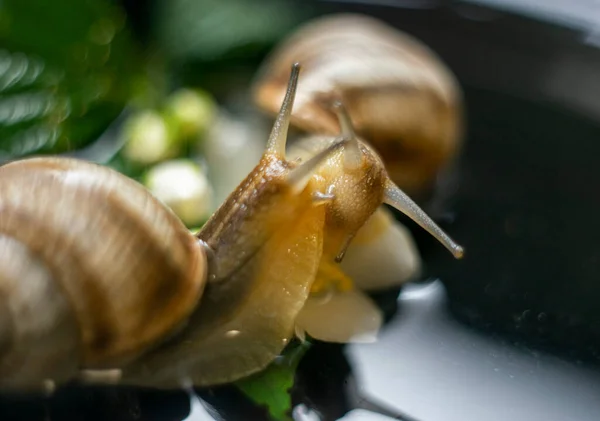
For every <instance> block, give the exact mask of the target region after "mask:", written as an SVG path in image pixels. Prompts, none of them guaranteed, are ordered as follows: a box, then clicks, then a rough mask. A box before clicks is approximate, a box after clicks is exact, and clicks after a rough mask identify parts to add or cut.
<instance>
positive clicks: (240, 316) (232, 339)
mask: <svg viewBox="0 0 600 421" xmlns="http://www.w3.org/2000/svg"><path fill="white" fill-rule="evenodd" d="M299 71H300V66H299V65H298V64H294V65H293V66H292V72H291V77H290V79H289V83H288V88H287V91H286V95H285V98H284V100H283V104H282V106H281V109H280V112H279V114H278V116H277V119H276V121H275V123H274V126H273V129H272V132H271V134H270V137H269V140H268V142H267V148H266V151H265V153H264V155H263V157H262V158H261V160H260V162H259V163H258V165H257V166H256V167H255V168H254V170H253V171H252V172H250V174H249V175H248V176H247V177H246V179H245V180H244V181H242V183H241V184H240V185H239V186H238V187H237V189H236V190H235V191H234V192H233V193H232V194H231V195H230V196H229V197H228V199H227V200H226V201H225V202H224V203H223V204H222V205H221V207H220V208H219V209H218V210H217V211H216V212H215V213H214V214H213V216H212V217H211V218H210V219H209V220H208V222H207V223H206V224H205V225H204V226H203V227H202V229H201V230H200V231H199V232H198V233H197V234H196V237H195V247H196V248H195V249H194V253H196V254H201V253H205V257H201V256H200V257H195V259H199V260H197V261H198V262H200V263H198V264H200V265H207V267H208V269H206V266H204V267H203V268H196V269H195V270H194V273H195V275H194V276H195V277H196V278H194V279H196V281H195V283H194V286H193V287H192V289H193V291H194V294H195V295H194V299H190V300H187V301H188V302H186V303H185V304H183V303H182V306H185V307H186V308H185V309H184V310H181V309H180V310H181V311H180V314H181V316H180V320H176V321H175V322H171V323H170V324H168V325H169V326H171V328H170V329H169V330H168V331H167V332H165V331H164V329H163V331H161V333H160V334H155V336H154V337H152V338H151V337H145V338H144V342H143V343H141V344H140V347H139V350H138V352H137V353H136V352H135V351H136V350H135V349H134V348H133V347H132V345H131V341H130V342H129V346H128V348H127V349H126V351H127V352H125V353H121V354H122V355H121V354H119V353H118V352H113V353H111V352H108V351H110V350H108V351H107V352H106V355H107V356H108V357H110V358H108V357H107V358H105V359H103V358H101V357H102V355H104V354H101V355H96V356H95V358H92V359H90V358H84V357H82V355H77V352H79V351H77V349H75V351H72V353H73V355H71V354H69V355H70V357H69V358H70V361H72V362H73V363H72V364H71V365H67V366H65V367H59V368H57V366H53V365H51V364H50V363H48V362H47V361H46V360H45V359H44V357H40V356H39V355H38V354H39V353H38V354H35V356H38V357H40V360H39V361H40V362H39V363H38V364H36V368H35V371H32V372H28V375H29V377H28V378H27V380H28V382H27V383H26V384H20V383H19V379H18V378H12V379H13V380H14V382H13V383H11V382H10V381H8V383H6V382H2V381H0V386H2V387H3V388H6V387H8V388H10V387H11V386H15V385H16V386H20V387H25V388H27V387H29V388H31V387H32V386H35V385H43V384H46V383H47V382H48V381H50V382H56V384H60V383H64V382H66V381H68V380H70V379H72V378H76V379H79V380H83V381H86V382H92V383H104V382H114V381H118V382H120V383H121V384H124V385H131V386H145V387H151V388H159V389H171V388H179V387H182V386H186V385H190V384H192V385H195V386H197V387H203V386H213V385H218V384H223V383H228V382H232V381H235V380H238V379H240V378H242V377H245V376H248V375H250V374H253V373H255V372H258V371H260V370H262V369H264V368H265V367H266V366H267V365H268V364H269V363H271V362H272V361H273V360H274V359H275V358H276V357H277V356H278V355H279V354H280V353H281V351H282V350H283V348H284V347H285V346H286V344H287V343H288V342H289V340H290V338H291V337H292V336H293V334H294V326H295V319H296V317H297V315H298V313H299V312H300V310H301V309H302V307H303V305H304V302H305V301H306V299H307V298H308V295H309V293H310V288H311V285H312V283H313V282H314V281H315V278H316V276H317V273H318V270H319V267H320V265H321V264H323V262H327V263H331V262H332V261H333V262H336V261H337V262H339V261H340V260H341V259H342V258H343V255H344V251H345V249H346V248H347V247H348V245H349V243H350V242H351V239H352V238H353V236H354V235H355V234H356V232H357V231H358V230H359V229H360V227H361V226H362V225H363V224H364V223H365V222H366V221H367V220H368V219H369V217H370V216H371V215H372V214H373V213H374V212H375V211H376V210H377V208H378V207H379V206H381V205H382V204H383V203H386V204H388V205H391V206H393V207H394V208H396V209H398V210H400V211H402V212H404V213H406V214H407V215H408V216H409V217H411V218H412V219H413V220H415V221H416V222H417V223H418V224H419V225H421V226H422V227H423V228H424V229H425V230H427V231H428V232H430V233H431V234H432V235H433V236H434V237H435V238H437V239H438V240H439V241H440V242H441V243H442V244H444V246H446V248H448V249H449V250H450V251H451V252H452V254H453V255H454V256H455V257H457V258H459V257H461V256H462V254H463V250H462V248H461V247H460V246H458V245H457V244H455V243H454V242H453V241H452V240H451V239H450V238H449V237H448V236H447V235H446V234H445V233H444V232H443V231H442V230H441V229H440V228H439V227H438V226H437V225H436V224H435V223H434V222H433V221H432V220H431V219H430V218H429V217H428V216H427V215H426V214H425V213H424V212H423V211H422V210H421V209H420V208H419V207H418V206H417V205H416V204H415V203H414V202H413V201H412V200H411V199H409V198H408V196H406V194H404V193H403V192H402V191H401V190H400V189H399V188H398V187H396V186H395V185H394V183H393V182H392V181H391V180H390V179H389V177H388V176H387V173H386V171H385V168H384V166H383V164H382V162H381V159H380V158H379V157H378V155H377V154H376V153H375V152H374V151H373V150H372V148H371V147H370V146H368V145H367V144H366V143H364V142H362V141H360V140H359V139H357V137H356V136H355V134H354V132H353V129H352V126H351V124H350V120H349V118H348V116H347V115H346V112H345V111H344V108H343V106H342V105H341V104H337V105H335V107H334V108H335V109H336V112H337V115H338V118H339V119H340V126H341V127H342V133H341V135H340V136H339V137H338V138H328V140H327V141H324V142H323V145H322V147H321V148H320V150H319V151H317V152H316V153H315V154H314V155H313V156H312V157H310V158H308V159H296V160H288V159H286V139H287V132H288V126H289V122H290V113H291V109H292V105H293V102H294V97H295V92H296V86H297V82H298V75H299ZM39 159H40V158H38V160H39ZM41 159H42V160H43V158H41ZM26 161H27V160H25V161H24V162H26ZM73 161H74V160H65V161H63V163H62V164H60V159H57V158H50V159H49V160H48V161H47V166H48V167H52V166H59V164H60V165H63V164H64V165H67V164H66V163H65V162H68V163H69V165H75V163H73ZM8 165H9V166H10V165H13V164H8ZM79 165H81V166H83V167H85V166H86V165H87V166H90V165H92V164H89V163H87V164H83V163H79ZM32 171H35V168H32ZM107 173H110V174H112V175H110V177H112V178H115V177H117V176H116V175H115V173H116V172H114V173H111V172H110V171H108V172H107ZM122 178H123V179H125V177H124V176H123V177H122ZM100 181H101V180H96V181H94V182H100ZM112 181H113V182H114V181H115V180H112ZM123 184H124V185H125V186H126V187H127V188H128V189H130V190H131V188H132V187H131V180H128V181H127V182H125V181H123ZM138 188H139V187H138ZM138 193H139V192H138ZM83 198H85V197H83ZM83 198H82V199H83ZM47 203H49V206H52V202H51V201H48V202H47ZM144 206H157V207H159V209H158V211H157V212H158V213H163V214H164V213H165V212H167V211H166V210H164V209H163V208H164V207H163V208H160V206H161V204H160V203H158V201H152V203H144ZM94 211H95V212H96V214H95V215H92V216H90V215H83V216H80V215H78V216H77V218H84V219H83V222H85V221H86V219H85V218H90V220H92V219H93V218H96V217H98V215H97V213H98V212H101V211H98V210H94V208H93V206H92V207H91V208H90V207H88V208H86V212H94ZM170 215H173V214H172V213H171V214H170ZM0 219H1V218H0ZM79 222H81V221H79ZM175 224H176V225H177V227H178V228H177V229H178V236H175V240H174V241H182V242H184V243H186V244H188V243H189V242H190V241H191V238H194V237H193V236H192V235H191V234H189V238H183V237H184V236H183V234H182V227H183V224H182V223H181V221H177V222H175ZM81 235H84V234H81ZM103 240H104V241H106V242H107V243H110V241H112V239H111V237H107V238H103ZM75 241H76V239H75ZM115 242H116V241H115ZM106 246H107V245H106V244H104V247H106ZM110 246H112V247H115V248H116V249H115V250H116V253H117V254H118V253H119V252H120V251H121V249H120V248H119V247H126V245H123V244H121V245H119V244H112V243H110ZM128 246H129V245H128ZM38 247H39V249H40V250H42V249H43V248H44V247H45V251H44V252H47V253H48V254H51V253H52V251H49V250H48V249H49V248H51V247H53V243H52V241H46V242H38ZM123 250H124V249H123ZM165 252H166V251H165ZM206 257H207V258H208V259H206ZM165 259H166V260H167V261H169V258H168V257H165ZM207 260H208V263H207ZM71 261H72V260H71ZM171 262H172V260H171ZM107 263H108V264H110V263H111V262H107ZM138 266H139V265H138ZM137 274H138V273H137V272H135V271H134V272H132V273H130V274H129V275H131V277H130V278H127V279H124V280H123V283H124V284H127V282H134V281H135V279H134V278H135V275H137ZM197 274H203V276H204V279H203V280H199V279H197ZM92 281H93V278H92ZM163 281H164V282H169V280H164V279H163ZM202 283H204V284H205V285H202ZM199 285H200V286H199ZM143 288H144V286H143V285H142V290H143ZM129 292H131V291H129ZM142 298H143V297H142ZM142 298H140V300H141V301H142V302H141V303H140V304H139V305H140V306H141V307H143V308H144V311H143V312H141V311H140V314H144V315H148V314H151V313H152V308H148V306H149V305H153V302H151V301H149V302H145V298H144V299H142ZM0 304H1V303H0ZM0 307H1V306H0ZM0 309H2V308H0ZM113 310H114V312H115V313H117V314H116V316H117V317H116V320H119V318H118V316H119V314H118V310H119V309H118V308H114V309H113ZM81 311H83V312H85V309H82V310H81ZM127 316H130V314H128V315H127ZM136 317H137V316H136ZM163 317H166V316H165V314H164V312H162V313H161V312H158V313H156V318H158V319H159V320H153V319H145V320H142V321H143V322H145V323H146V325H148V326H153V325H154V324H156V323H159V322H161V320H160V319H161V318H163ZM162 325H163V327H164V325H165V324H162ZM136 326H137V325H136ZM80 329H81V328H80ZM53 332H55V333H56V332H59V333H61V334H63V336H64V334H65V332H62V331H60V329H58V328H56V329H54V330H52V327H49V328H47V330H46V331H44V333H45V334H46V335H47V336H51V335H52V334H53ZM1 333H2V332H0V334H1ZM71 333H73V332H71ZM111 333H112V332H111ZM134 333H135V332H134ZM73 334H74V335H76V334H75V333H73ZM122 334H123V333H122ZM125 334H128V335H131V332H125ZM149 338H150V339H153V341H150V339H149ZM0 339H2V338H0ZM75 339H76V338H73V339H69V341H68V342H69V346H71V345H72V344H71V342H73V341H75ZM128 339H131V340H132V341H135V336H133V337H131V338H128ZM149 341H150V343H149ZM83 342H85V341H83ZM0 343H1V341H0ZM142 345H143V346H142ZM81 348H82V349H83V350H86V349H87V348H86V343H84V344H83V345H81ZM0 351H1V349H0ZM76 351H77V352H76ZM80 351H81V350H80ZM40 352H43V350H42V351H40ZM54 352H56V350H54ZM81 353H83V354H85V352H83V351H81V352H80V354H81ZM3 358H4V355H3V354H2V353H1V352H0V373H4V372H8V373H9V374H14V373H12V372H11V371H10V370H11V367H9V366H7V365H6V364H4V365H3ZM48 361H50V362H52V361H53V360H52V359H51V358H49V359H48ZM21 362H23V361H21ZM25 363H27V361H25ZM72 365H75V366H76V367H73V366H72ZM73 371H75V372H73ZM9 377H10V376H9ZM7 378H8V377H7Z"/></svg>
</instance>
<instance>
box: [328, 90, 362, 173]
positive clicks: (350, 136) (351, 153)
mask: <svg viewBox="0 0 600 421" xmlns="http://www.w3.org/2000/svg"><path fill="white" fill-rule="evenodd" d="M333 109H334V111H335V113H336V114H337V117H338V121H339V124H340V128H341V130H342V137H343V138H344V139H347V140H348V144H347V145H346V148H345V149H344V167H345V168H346V169H348V170H354V169H357V168H359V167H360V164H361V162H362V154H361V152H360V145H359V143H358V139H357V137H356V133H355V131H354V127H353V125H352V120H350V116H349V115H348V111H347V110H346V107H344V105H343V104H342V102H341V101H335V102H334V103H333Z"/></svg>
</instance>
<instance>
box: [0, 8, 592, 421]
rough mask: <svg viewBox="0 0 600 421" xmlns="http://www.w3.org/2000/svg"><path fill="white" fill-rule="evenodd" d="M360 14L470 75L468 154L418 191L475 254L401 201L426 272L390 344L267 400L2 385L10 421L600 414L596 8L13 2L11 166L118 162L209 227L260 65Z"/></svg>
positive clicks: (342, 353)
mask: <svg viewBox="0 0 600 421" xmlns="http://www.w3.org/2000/svg"><path fill="white" fill-rule="evenodd" d="M346 12H350V13H358V14H364V15H368V16H373V17H375V18H377V19H380V20H381V21H382V22H385V23H387V24H389V25H391V26H392V27H394V28H396V29H398V30H400V31H403V32H405V33H408V34H410V35H412V36H414V37H415V38H417V39H418V40H420V41H422V42H423V43H424V44H425V45H427V46H428V47H429V48H430V49H431V50H432V51H433V52H435V54H436V55H437V56H438V57H439V58H440V59H441V61H442V62H444V63H445V65H447V66H448V68H449V70H450V71H451V72H452V74H453V75H454V76H455V77H456V79H457V82H458V84H459V86H460V88H461V91H462V95H463V96H464V114H465V129H464V145H463V146H464V147H463V148H462V150H461V153H460V156H459V157H458V158H457V162H456V165H455V166H453V167H452V169H451V171H448V172H444V173H442V174H441V175H440V176H439V177H438V178H437V179H436V187H435V189H432V190H431V191H428V192H427V194H424V195H422V196H420V197H419V199H418V201H419V204H420V205H421V206H423V207H424V208H425V209H426V210H427V211H428V212H429V213H430V215H431V216H432V217H434V219H436V221H437V222H438V223H439V224H440V225H441V226H442V227H443V228H444V229H445V230H447V231H448V232H449V233H450V234H451V236H452V237H453V238H455V239H456V240H457V241H458V242H459V243H461V244H462V245H463V246H464V247H465V249H466V250H467V257H466V258H465V259H464V260H462V261H458V262H457V261H455V260H453V259H452V257H451V256H450V255H448V254H447V252H446V251H445V250H443V249H442V248H441V247H439V245H437V244H436V243H435V242H434V240H433V239H431V238H430V237H429V236H428V235H427V234H426V233H424V232H422V231H421V230H420V229H419V228H418V227H417V226H416V224H414V223H412V222H410V221H408V220H407V219H406V218H404V217H402V216H401V215H396V216H397V218H398V220H399V221H401V222H402V223H404V224H406V226H407V227H408V228H409V229H410V231H411V232H412V234H413V236H414V238H415V240H416V242H417V245H418V248H419V252H420V253H421V255H422V258H423V261H424V270H423V274H422V276H421V279H419V280H416V281H415V282H412V283H411V284H409V285H407V286H406V287H404V288H396V289H392V290H388V291H383V292H378V293H377V294H373V298H374V299H375V300H376V301H377V303H378V304H379V305H380V307H381V308H382V309H383V310H384V311H385V313H386V317H387V321H388V323H387V325H386V327H385V329H384V330H383V332H382V335H381V338H380V340H379V341H378V342H376V343H374V344H365V345H350V346H338V345H331V344H319V343H317V344H314V346H312V347H311V349H310V350H309V351H308V352H307V353H306V354H305V355H304V357H303V358H302V359H301V360H300V361H299V362H298V366H297V369H295V370H293V372H291V374H290V373H287V375H288V377H286V382H288V383H290V382H291V383H290V384H288V383H286V382H275V383H274V384H267V383H264V384H263V386H264V388H263V390H261V392H260V393H259V394H258V395H257V394H256V393H254V394H252V393H246V392H245V391H244V390H243V389H240V388H237V387H234V386H227V387H221V388H216V389H213V390H196V391H193V392H192V391H173V392H157V391H150V390H131V389H123V388H111V389H98V388H86V389H82V388H77V387H72V388H67V389H65V390H64V391H60V392H59V393H58V394H57V395H56V396H54V397H52V398H31V397H14V396H10V397H9V396H6V397H0V419H2V420H13V419H14V420H18V419H23V420H38V419H39V420H52V421H56V420H67V419H78V420H184V419H188V420H212V419H224V420H267V419H289V417H290V416H293V417H294V419H296V420H319V419H320V420H337V419H344V420H385V419H405V420H413V419H416V420H420V421H441V420H444V421H451V420H459V419H460V420H477V421H488V420H490V421H495V420H503V421H506V420H510V421H513V420H515V421H517V420H518V421H521V420H523V421H524V420H531V419H544V420H547V421H548V420H557V421H558V420H565V419H569V420H573V421H575V420H581V421H587V420H590V421H591V420H597V419H598V417H600V400H599V399H598V396H600V372H599V370H598V365H599V364H598V363H599V362H600V305H599V303H600V246H599V245H598V236H599V235H600V224H599V223H598V222H597V217H598V215H599V214H600V195H599V194H598V193H599V192H600V166H599V165H598V162H597V161H598V157H600V143H599V142H600V2H599V1H598V0H570V1H558V0H553V1H548V0H546V1H541V0H540V1H537V0H536V1H517V0H485V1H441V0H440V1H436V0H396V1H391V0H388V1H384V0H377V1H375V0H374V1H368V0H346V1H345V0H330V1H326V0H320V1H317V0H310V1H306V0H305V1H292V0H287V1H283V0H227V1H224V0H170V1H160V0H154V1H151V0H138V1H135V0H121V1H118V0H112V1H111V0H85V1H81V0H60V1H55V2H47V1H44V0H0V160H1V161H3V162H5V161H9V160H13V159H18V158H21V157H25V156H30V155H40V154H61V155H68V156H75V157H79V158H82V159H88V160H92V161H94V162H98V163H101V164H104V165H108V166H111V167H113V168H115V169H117V170H118V171H121V172H123V173H124V174H126V175H128V176H130V177H132V178H134V179H136V180H138V181H140V182H141V183H143V184H145V185H146V186H147V187H148V188H150V189H151V190H153V191H154V192H156V193H157V194H158V195H161V194H164V197H162V198H163V199H164V200H165V201H166V202H168V203H169V204H171V205H172V206H173V207H174V209H175V210H176V211H177V213H178V214H179V215H180V216H181V217H182V219H183V220H184V222H185V223H186V224H187V225H188V227H189V228H190V229H194V228H197V227H199V226H201V225H202V224H203V223H204V221H206V219H207V218H208V217H209V216H210V214H211V213H212V211H214V210H215V209H216V207H217V206H218V205H219V203H221V202H222V201H223V200H224V198H225V197H226V196H227V194H228V193H229V192H230V191H231V189H232V187H231V186H235V184H236V183H237V181H239V180H240V176H241V175H240V174H242V175H243V174H245V173H247V172H248V170H249V169H251V168H252V167H253V166H254V165H255V164H256V162H257V161H258V159H259V157H260V155H261V153H262V150H263V148H264V142H265V140H266V135H268V131H269V130H270V126H271V124H272V116H270V115H268V114H267V113H265V112H264V110H260V109H259V108H258V107H257V106H256V105H255V104H254V103H253V102H252V99H251V92H250V87H251V86H252V84H253V83H254V81H255V80H256V77H257V71H258V70H259V68H260V66H261V64H262V63H263V62H264V60H265V58H266V57H268V55H269V54H270V53H271V52H272V51H273V49H274V48H276V46H277V45H279V43H280V42H281V41H282V40H283V39H285V38H286V37H287V36H289V35H290V34H292V33H294V31H295V30H296V29H297V28H299V27H300V26H301V25H302V24H304V23H306V22H308V21H310V20H312V19H314V18H317V17H320V16H324V15H328V14H337V13H346ZM234 169H236V170H234ZM170 170H171V171H174V172H170ZM165 174H166V175H165ZM165 177H166V178H165ZM169 177H171V178H169ZM172 177H176V179H178V180H181V179H185V180H187V181H188V184H185V187H186V188H185V189H184V191H183V192H173V191H170V190H169V188H168V186H171V185H172V180H173V179H174V178H172ZM177 177H180V178H177ZM165 186H167V187H165ZM165 190H168V191H167V192H165ZM190 192H193V194H192V193H190ZM169 201H171V202H169ZM294 367H295V366H294ZM289 376H291V377H289ZM263 381H264V382H266V381H267V380H263ZM290 386H291V388H290ZM288 389H289V390H288ZM278 405H279V407H281V408H279V410H278V409H273V408H275V407H278ZM277 414H280V415H277ZM269 417H270V418H269ZM286 417H287V418H286Z"/></svg>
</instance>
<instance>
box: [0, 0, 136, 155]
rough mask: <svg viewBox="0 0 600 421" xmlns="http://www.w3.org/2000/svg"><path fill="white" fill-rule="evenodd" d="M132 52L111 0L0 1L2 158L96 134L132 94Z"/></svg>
mask: <svg viewBox="0 0 600 421" xmlns="http://www.w3.org/2000/svg"><path fill="white" fill-rule="evenodd" d="M135 57H136V55H135V52H134V45H133V43H132V40H131V39H130V36H129V34H128V32H127V29H126V20H125V16H124V14H123V13H122V11H121V10H120V9H118V8H117V7H115V6H114V5H113V4H112V3H110V2H107V1H104V0H86V1H80V0H62V1H60V2H49V1H46V0H27V1H22V0H4V1H2V2H0V158H3V159H11V158H15V157H19V156H23V155H27V154H32V153H41V152H53V153H55V152H63V151H67V150H73V149H77V148H79V147H82V146H84V145H86V144H87V143H89V142H91V141H92V140H93V139H94V138H95V137H97V136H98V135H99V134H100V133H102V131H103V130H105V129H106V127H107V126H108V125H109V124H110V122H111V121H112V120H114V119H115V117H116V116H117V115H119V113H120V112H121V111H122V110H123V108H124V106H125V104H126V103H127V102H128V100H129V98H130V97H131V94H132V91H133V86H135V84H134V83H133V79H134V76H135V72H136V69H138V70H139V68H140V67H139V62H138V61H137V60H136V59H135Z"/></svg>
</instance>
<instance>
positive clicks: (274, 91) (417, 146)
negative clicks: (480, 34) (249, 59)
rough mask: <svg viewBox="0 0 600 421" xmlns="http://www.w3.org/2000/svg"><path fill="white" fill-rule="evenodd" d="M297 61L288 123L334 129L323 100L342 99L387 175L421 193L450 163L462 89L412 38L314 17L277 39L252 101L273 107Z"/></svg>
mask: <svg viewBox="0 0 600 421" xmlns="http://www.w3.org/2000/svg"><path fill="white" fill-rule="evenodd" d="M296 60H297V61H300V62H302V66H303V69H304V71H303V72H304V73H303V79H302V80H301V81H300V83H299V86H298V94H297V100H296V104H295V107H294V112H293V114H292V123H293V125H294V126H295V127H297V128H299V129H301V130H303V131H308V132H309V133H314V134H328V135H335V134H336V133H338V131H339V125H338V119H337V117H336V115H335V113H334V112H333V110H332V109H331V107H329V106H328V105H327V104H328V103H329V102H330V101H331V99H333V98H337V99H339V100H341V102H342V103H343V104H344V106H345V107H346V108H347V110H348V113H349V114H350V117H351V120H352V124H353V126H354V127H355V130H356V132H357V133H358V135H359V136H360V137H362V138H363V139H365V140H366V141H367V142H368V143H370V144H371V145H373V146H374V148H375V149H376V150H377V151H378V152H379V154H380V155H381V157H382V158H383V161H384V163H385V166H386V169H387V171H388V173H389V174H390V177H391V179H392V180H393V181H394V182H395V183H396V184H397V185H398V186H399V187H400V188H401V189H403V190H404V191H405V192H407V193H408V194H410V195H413V196H418V195H426V194H428V192H430V191H432V189H434V188H435V181H436V177H437V176H438V174H440V173H441V172H442V171H444V170H447V169H448V168H450V167H451V165H452V164H453V162H454V159H455V157H456V156H457V154H458V152H459V151H460V147H461V144H462V130H463V128H462V118H463V116H462V113H463V104H462V93H461V90H460V88H459V85H458V82H457V81H456V79H455V77H454V76H453V74H452V73H451V71H450V70H449V69H448V68H447V67H446V66H445V64H444V63H443V62H442V61H441V60H440V59H439V58H438V57H437V56H436V55H435V53H434V52H433V51H431V50H430V49H429V48H428V47H426V46H425V45H423V44H422V43H421V42H419V41H418V40H416V39H414V38H413V37H411V36H409V35H408V34H405V33H402V32H400V31H397V30H396V29H395V28H392V27H390V26H388V25H386V24H384V23H383V22H380V21H379V20H376V19H374V18H371V17H366V16H362V15H354V14H341V15H333V16H327V17H322V18H318V19H316V20H313V21H310V22H309V23H307V24H305V25H304V26H301V27H300V28H299V29H297V30H296V31H295V32H294V33H292V35H290V36H289V38H288V39H286V40H284V41H282V42H281V43H280V44H279V46H277V47H276V48H275V50H274V51H272V52H271V54H270V56H269V57H268V58H267V59H266V60H265V62H264V63H263V65H262V67H261V69H260V70H259V71H258V72H257V75H256V78H255V82H254V86H253V99H254V102H255V103H256V104H257V106H258V107H259V108H261V109H262V110H264V111H266V112H268V113H276V111H277V109H278V107H279V103H280V101H281V98H282V97H283V95H284V93H285V85H286V79H287V76H286V72H287V69H288V68H289V66H290V65H291V64H292V63H293V61H296Z"/></svg>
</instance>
